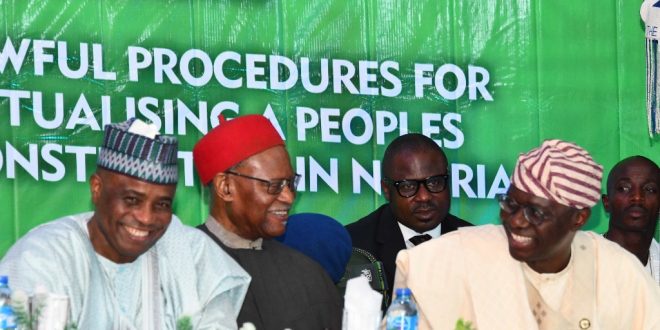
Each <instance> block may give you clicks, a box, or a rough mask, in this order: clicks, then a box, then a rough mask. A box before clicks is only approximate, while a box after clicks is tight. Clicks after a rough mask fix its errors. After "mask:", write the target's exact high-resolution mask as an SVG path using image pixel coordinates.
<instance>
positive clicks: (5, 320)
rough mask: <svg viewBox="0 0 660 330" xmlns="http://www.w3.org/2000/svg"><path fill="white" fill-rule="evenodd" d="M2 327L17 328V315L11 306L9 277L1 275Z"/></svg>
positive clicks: (0, 306)
mask: <svg viewBox="0 0 660 330" xmlns="http://www.w3.org/2000/svg"><path fill="white" fill-rule="evenodd" d="M0 329H16V315H14V309H13V308H11V289H9V277H7V276H5V275H0Z"/></svg>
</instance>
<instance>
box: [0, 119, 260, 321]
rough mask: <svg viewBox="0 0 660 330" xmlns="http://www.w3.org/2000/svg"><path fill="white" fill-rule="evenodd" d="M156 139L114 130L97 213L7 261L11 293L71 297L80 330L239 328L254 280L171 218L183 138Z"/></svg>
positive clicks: (107, 143) (65, 221)
mask: <svg viewBox="0 0 660 330" xmlns="http://www.w3.org/2000/svg"><path fill="white" fill-rule="evenodd" d="M157 133H158V132H157V130H156V129H155V128H154V127H153V126H151V125H147V124H145V123H144V122H141V121H139V120H134V119H131V120H129V121H126V122H123V123H119V124H111V125H108V126H106V128H105V135H104V140H103V144H102V146H101V151H100V153H99V157H98V161H97V170H96V173H94V174H93V175H92V177H91V179H90V187H91V193H92V202H93V203H94V206H95V211H94V212H88V213H82V214H77V215H72V216H67V217H63V218H60V219H58V220H55V221H52V222H49V223H46V224H44V225H41V226H39V227H37V228H35V229H33V230H32V231H30V232H29V233H28V234H27V235H25V237H23V238H22V239H21V240H19V241H18V242H17V243H16V244H15V245H14V246H13V247H12V248H11V249H10V250H9V252H8V253H7V255H5V257H4V258H3V260H2V262H1V263H0V274H7V275H9V280H10V285H11V287H12V288H13V289H15V290H16V289H20V290H23V291H25V292H27V293H28V294H33V293H34V292H35V290H37V288H38V287H40V286H41V287H44V288H45V289H46V290H47V291H49V292H50V293H51V294H57V295H63V296H66V297H67V299H68V301H69V303H70V306H69V313H68V320H69V324H70V325H75V326H76V327H77V328H78V329H122V330H124V329H174V328H176V327H177V324H178V323H179V322H184V323H188V322H186V320H188V321H189V323H188V324H192V326H193V328H195V329H197V328H203V329H236V328H237V324H236V316H237V315H238V311H239V308H240V306H241V303H242V302H243V299H244V297H245V293H246V291H247V287H248V283H249V281H250V277H249V275H247V273H245V271H244V270H243V269H241V268H240V266H238V265H237V264H236V262H235V261H234V260H233V259H232V258H231V257H229V256H228V255H226V254H225V253H224V252H223V251H222V250H221V249H219V248H218V247H217V246H215V244H214V243H213V242H212V241H211V240H210V239H208V237H206V235H204V234H202V233H200V232H199V231H198V230H196V229H194V228H190V227H188V226H184V225H183V224H182V223H181V222H180V221H179V219H177V218H176V217H173V215H172V200H173V199H174V193H175V191H176V183H177V178H178V173H177V149H178V148H177V140H176V139H175V138H173V137H167V136H160V135H158V134H157ZM64 310H66V309H64ZM41 321H43V320H41ZM44 325H48V326H54V325H53V324H52V323H49V322H46V324H44ZM40 328H41V327H40Z"/></svg>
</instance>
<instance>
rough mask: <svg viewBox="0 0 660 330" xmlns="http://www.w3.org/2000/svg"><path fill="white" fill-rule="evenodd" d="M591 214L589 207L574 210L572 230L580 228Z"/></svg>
mask: <svg viewBox="0 0 660 330" xmlns="http://www.w3.org/2000/svg"><path fill="white" fill-rule="evenodd" d="M590 216H591V208H584V209H581V210H577V212H575V214H574V216H573V219H574V222H573V229H574V230H579V229H580V228H582V226H584V225H585V224H586V223H587V220H589V217H590Z"/></svg>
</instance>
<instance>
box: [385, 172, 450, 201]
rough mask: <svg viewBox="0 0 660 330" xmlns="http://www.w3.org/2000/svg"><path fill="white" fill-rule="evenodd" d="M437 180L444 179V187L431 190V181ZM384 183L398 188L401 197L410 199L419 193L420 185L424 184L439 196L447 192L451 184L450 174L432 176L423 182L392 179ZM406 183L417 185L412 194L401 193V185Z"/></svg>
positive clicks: (422, 180) (430, 190)
mask: <svg viewBox="0 0 660 330" xmlns="http://www.w3.org/2000/svg"><path fill="white" fill-rule="evenodd" d="M437 178H442V187H441V188H440V189H437V188H431V187H429V180H433V179H437ZM383 181H384V182H385V183H387V184H390V185H393V186H394V188H396V192H397V193H398V194H399V196H401V197H403V198H410V197H413V196H415V195H417V193H418V192H419V185H420V184H424V187H425V188H426V190H428V192H430V193H432V194H437V193H441V192H443V191H445V190H446V189H447V185H448V184H449V174H438V175H432V176H430V177H427V178H424V179H421V180H414V179H404V180H396V181H395V180H392V179H390V178H383ZM404 183H414V184H415V191H413V192H412V193H411V194H403V193H401V188H400V187H401V185H402V184H404Z"/></svg>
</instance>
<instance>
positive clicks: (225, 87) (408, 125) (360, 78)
mask: <svg viewBox="0 0 660 330" xmlns="http://www.w3.org/2000/svg"><path fill="white" fill-rule="evenodd" d="M640 3H641V2H640ZM640 3H638V2H636V1H624V0H611V1H578V2H575V1H568V0H554V1H530V0H495V1H465V0H414V1H404V0H364V1H357V0H356V1H336V0H327V1H316V0H312V1H309V0H304V1H303V0H280V1H276V0H257V1H247V0H243V1H240V0H194V1H178V0H169V1H164V0H143V1H132V0H124V1H101V0H71V1H65V2H63V1H54V0H4V1H1V2H0V29H2V32H3V33H2V35H3V36H4V38H2V39H0V47H2V48H1V51H2V53H1V55H0V73H1V78H0V196H1V197H0V210H2V211H1V212H0V216H1V218H0V254H3V253H4V252H5V251H6V250H7V248H8V247H9V246H10V245H11V244H13V242H14V241H15V240H16V239H17V238H18V237H20V236H21V235H23V234H24V233H26V232H27V231H28V230H30V229H31V228H33V227H34V226H36V225H38V224H40V223H43V222H46V221H48V220H52V219H54V218H57V217H60V216H63V215H66V214H72V213H76V212H81V211H85V210H89V209H91V207H92V205H91V202H90V198H89V192H88V190H89V188H88V183H87V179H88V178H89V176H90V175H91V173H92V172H93V170H94V163H95V161H96V152H97V150H96V147H97V146H98V145H99V143H100V140H101V136H102V133H101V132H102V131H101V129H102V127H103V125H104V124H107V123H108V122H111V121H121V120H125V119H127V118H128V117H132V116H138V117H140V118H143V119H146V120H149V121H152V122H155V123H157V124H159V126H160V127H161V132H164V133H167V134H172V135H175V136H177V137H179V139H180V149H181V152H180V155H179V157H180V165H181V170H180V174H181V180H180V183H179V187H178V191H177V196H176V201H175V206H174V207H175V212H176V213H177V214H178V215H179V216H180V217H181V218H182V219H183V220H184V221H185V222H187V223H189V224H193V225H194V224H198V223H200V222H202V221H203V219H204V218H205V216H206V214H207V208H208V205H207V202H206V196H205V195H206V192H205V191H204V189H203V187H201V186H200V184H199V181H198V177H197V176H196V174H195V173H194V169H193V166H192V156H191V153H190V151H191V150H192V147H193V145H194V143H195V142H196V141H197V140H198V139H199V138H200V137H201V136H203V134H205V133H206V132H207V131H208V130H209V129H210V128H211V127H214V126H215V125H217V115H218V114H220V113H222V114H223V115H225V116H226V117H228V118H232V117H235V116H236V115H238V114H248V113H260V114H265V115H266V116H268V117H269V118H270V119H271V120H272V121H273V123H274V124H275V125H276V126H277V127H278V129H279V130H280V131H281V133H282V134H283V136H284V137H285V138H286V142H287V145H288V149H289V151H290V153H291V157H292V163H293V165H294V168H295V169H296V171H297V172H298V173H300V174H302V175H303V180H302V182H301V186H300V191H299V194H298V198H297V201H296V204H295V207H294V212H296V213H297V212H319V213H325V214H328V215H331V216H333V217H335V218H337V219H338V220H340V221H341V222H343V223H350V222H352V221H354V220H356V219H358V218H359V217H361V216H363V215H365V214H367V213H368V212H370V211H371V210H373V209H374V208H376V207H377V206H378V205H380V204H381V203H383V202H384V199H383V198H382V197H381V196H380V187H379V184H378V180H379V178H380V171H379V166H380V165H379V160H380V158H381V156H382V153H383V151H384V149H385V147H386V146H387V144H388V143H389V142H390V141H391V140H392V139H393V138H394V137H396V136H398V135H400V134H403V133H406V132H422V133H424V134H427V135H429V136H431V137H432V138H433V139H435V140H436V141H438V143H439V144H441V146H442V147H443V148H444V149H445V151H446V153H447V156H448V158H449V160H450V163H451V180H452V194H453V197H454V198H453V201H452V208H451V211H452V213H454V214H457V215H458V216H460V217H462V218H464V219H467V220H470V221H471V222H473V223H476V224H483V223H493V222H497V221H498V207H497V204H496V202H495V201H494V199H493V197H494V194H495V193H498V192H504V191H506V188H507V186H508V184H509V180H508V177H509V176H510V172H511V170H512V167H513V164H514V163H515V159H516V157H517V155H518V154H519V153H520V152H524V151H527V150H529V149H531V148H532V147H535V146H537V145H539V143H540V142H541V141H542V140H544V139H547V138H561V139H565V140H569V141H574V142H577V143H578V144H580V145H582V146H584V147H585V148H586V149H588V150H589V151H591V152H592V154H593V156H594V158H595V159H596V160H597V161H598V162H600V163H602V164H603V165H604V166H605V169H606V170H609V169H610V168H611V166H612V165H613V164H614V163H615V162H616V161H618V160H619V159H621V158H622V157H626V156H630V155H634V154H642V155H645V156H647V157H650V158H651V159H653V160H654V161H656V162H660V151H659V149H658V142H659V141H660V140H659V139H658V138H657V137H656V138H655V139H653V138H649V136H648V134H647V130H646V113H645V71H644V70H645V67H644V65H645V64H644V63H645V58H644V26H643V23H642V22H641V20H640V18H639V6H640ZM605 226H606V217H605V214H604V212H603V210H602V206H601V205H597V206H596V207H595V208H594V213H593V216H592V219H591V220H590V222H589V223H588V225H587V229H595V230H598V231H602V230H603V229H604V228H605Z"/></svg>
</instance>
